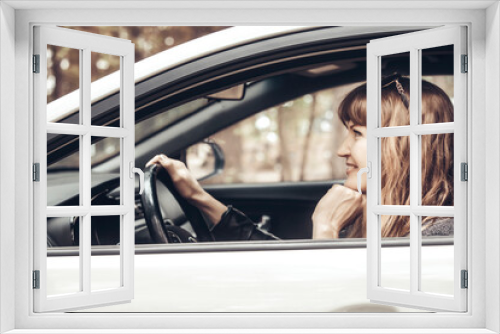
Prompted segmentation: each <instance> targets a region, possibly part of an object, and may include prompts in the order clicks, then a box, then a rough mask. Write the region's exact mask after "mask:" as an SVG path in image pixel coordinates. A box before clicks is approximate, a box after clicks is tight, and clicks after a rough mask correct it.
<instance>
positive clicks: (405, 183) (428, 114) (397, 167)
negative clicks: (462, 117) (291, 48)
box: [338, 76, 453, 238]
mask: <svg viewBox="0 0 500 334" xmlns="http://www.w3.org/2000/svg"><path fill="white" fill-rule="evenodd" d="M409 92H410V80H409V79H408V78H405V77H401V76H395V77H394V78H393V80H392V81H389V82H388V83H386V84H383V85H382V92H381V101H382V102H381V107H382V115H381V124H382V127H388V126H402V125H409V124H410V113H409V108H408V105H409V100H410V96H409ZM405 100H406V101H405ZM421 109H422V124H429V123H443V122H453V104H452V103H451V101H450V99H449V97H448V95H447V94H446V93H445V92H444V91H443V90H442V89H441V88H439V87H438V86H436V85H434V84H432V83H430V82H428V81H425V80H422V108H421ZM338 115H339V118H340V119H341V120H342V122H343V123H344V125H346V126H347V123H349V121H352V122H353V123H354V124H355V125H361V126H366V84H363V85H361V86H359V87H357V88H355V89H354V90H352V91H351V92H350V93H349V94H348V95H347V96H346V97H345V98H344V100H343V101H342V103H341V104H340V106H339V109H338ZM421 156H422V188H421V189H422V192H421V193H422V201H421V203H422V205H435V206H452V205H453V134H437V135H436V134H434V135H423V136H421ZM381 167H382V168H381V186H382V189H381V201H382V202H381V204H383V205H410V139H409V137H407V136H406V137H388V138H382V139H381ZM365 202H366V201H365ZM365 212H366V211H365V210H363V212H362V213H358V214H357V215H356V216H353V217H349V218H348V219H347V220H346V221H344V222H343V223H342V225H341V229H342V228H348V233H347V237H358V238H360V237H366V213H365ZM434 218H435V217H426V218H424V219H423V220H422V225H423V226H427V225H429V224H428V223H429V222H431V221H432V220H433V219H434ZM409 233H410V219H409V217H408V216H383V217H382V231H381V235H382V237H401V236H406V235H408V234H409Z"/></svg>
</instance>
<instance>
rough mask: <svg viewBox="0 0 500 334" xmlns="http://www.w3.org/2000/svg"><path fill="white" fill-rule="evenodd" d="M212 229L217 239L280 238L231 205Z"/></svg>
mask: <svg viewBox="0 0 500 334" xmlns="http://www.w3.org/2000/svg"><path fill="white" fill-rule="evenodd" d="M210 230H211V232H212V235H213V236H214V238H215V241H241V240H280V239H279V238H278V237H277V236H275V235H273V234H271V233H269V232H267V231H264V230H263V229H261V228H260V227H259V226H258V225H257V224H256V223H254V222H253V221H252V220H251V219H250V218H248V217H247V216H246V215H245V214H244V213H243V212H241V211H239V210H238V209H235V208H233V207H232V206H231V205H229V206H228V207H227V211H226V212H224V214H223V215H222V217H221V220H220V222H219V223H218V224H217V225H215V226H213V227H212V228H211V229H210Z"/></svg>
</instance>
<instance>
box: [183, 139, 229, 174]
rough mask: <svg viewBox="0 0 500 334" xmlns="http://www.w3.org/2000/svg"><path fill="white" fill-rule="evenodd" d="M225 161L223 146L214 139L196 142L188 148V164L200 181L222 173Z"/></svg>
mask: <svg viewBox="0 0 500 334" xmlns="http://www.w3.org/2000/svg"><path fill="white" fill-rule="evenodd" d="M225 161H226V159H225V157H224V152H223V151H222V148H221V147H220V146H219V145H218V144H217V143H216V142H215V141H213V140H212V139H206V140H204V141H203V142H201V143H197V144H194V145H192V146H190V147H189V148H188V149H187V150H186V166H187V167H188V168H189V170H190V171H191V174H193V176H194V177H195V178H196V179H197V180H198V181H203V180H206V179H208V178H209V177H212V176H215V175H217V174H220V173H221V172H222V171H223V170H224V164H225Z"/></svg>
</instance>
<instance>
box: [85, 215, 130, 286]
mask: <svg viewBox="0 0 500 334" xmlns="http://www.w3.org/2000/svg"><path fill="white" fill-rule="evenodd" d="M121 219H122V217H120V216H94V217H92V219H91V221H92V223H91V224H92V229H91V231H92V232H91V233H92V257H91V259H90V272H91V289H92V291H95V290H105V289H112V288H118V287H120V286H121V256H120V254H121V251H120V240H121V231H122V228H121V226H122V223H121Z"/></svg>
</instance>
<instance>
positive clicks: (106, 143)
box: [90, 137, 122, 205]
mask: <svg viewBox="0 0 500 334" xmlns="http://www.w3.org/2000/svg"><path fill="white" fill-rule="evenodd" d="M92 143H93V144H92V145H91V146H90V157H91V166H92V185H98V184H102V183H103V182H107V181H110V182H112V184H111V185H109V187H112V188H113V189H115V191H113V193H115V194H118V195H119V194H121V187H120V182H121V181H120V175H121V170H122V166H121V164H120V167H119V170H118V171H116V172H115V173H110V172H107V173H102V172H100V170H99V165H102V164H104V163H105V162H106V161H107V160H108V159H109V157H113V156H116V155H118V156H120V152H121V139H120V138H102V137H92ZM120 161H121V159H120ZM121 197H122V196H119V197H118V198H110V197H106V198H103V197H101V198H99V199H98V200H94V201H92V205H120V203H121Z"/></svg>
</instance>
